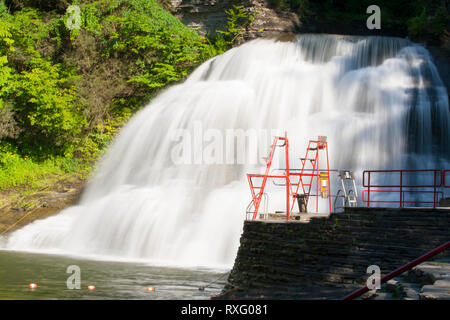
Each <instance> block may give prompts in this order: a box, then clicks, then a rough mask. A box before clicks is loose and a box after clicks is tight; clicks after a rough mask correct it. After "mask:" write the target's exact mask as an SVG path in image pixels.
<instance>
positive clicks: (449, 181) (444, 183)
mask: <svg viewBox="0 0 450 320" xmlns="http://www.w3.org/2000/svg"><path fill="white" fill-rule="evenodd" d="M447 173H450V170H443V171H442V185H443V186H444V188H450V177H449V179H448V182H447V178H446V176H447Z"/></svg>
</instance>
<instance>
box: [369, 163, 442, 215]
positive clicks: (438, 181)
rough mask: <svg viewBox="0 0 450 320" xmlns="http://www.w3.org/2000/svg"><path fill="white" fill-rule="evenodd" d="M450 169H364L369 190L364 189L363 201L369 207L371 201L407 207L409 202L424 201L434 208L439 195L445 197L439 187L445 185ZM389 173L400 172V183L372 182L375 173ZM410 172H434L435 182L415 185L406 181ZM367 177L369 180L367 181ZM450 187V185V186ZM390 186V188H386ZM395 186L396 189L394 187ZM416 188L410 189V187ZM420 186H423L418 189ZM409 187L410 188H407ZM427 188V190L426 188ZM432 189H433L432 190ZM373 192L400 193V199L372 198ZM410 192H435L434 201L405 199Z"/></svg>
mask: <svg viewBox="0 0 450 320" xmlns="http://www.w3.org/2000/svg"><path fill="white" fill-rule="evenodd" d="M446 171H449V170H439V169H406V170H365V171H363V187H364V188H367V190H363V192H362V201H363V202H365V203H367V207H370V204H371V203H399V204H400V207H401V208H404V207H405V204H408V203H423V204H431V203H432V204H433V208H436V206H437V204H438V203H439V196H441V197H443V192H442V191H439V190H438V188H440V187H441V186H443V185H444V184H443V181H444V178H445V172H446ZM388 173H398V174H399V183H398V184H389V185H388V184H384V185H377V184H372V183H371V181H370V179H371V176H373V174H388ZM408 173H413V174H414V173H415V174H420V173H422V174H423V173H431V174H433V184H421V185H413V184H407V183H405V181H404V180H405V179H404V176H405V175H406V174H408ZM366 177H367V181H366ZM449 187H450V186H449ZM373 188H382V189H375V190H374V189H373ZM385 188H389V189H385ZM393 188H395V189H393ZM412 188H413V189H415V190H409V189H412ZM418 188H421V189H419V190H418ZM406 189H408V190H406ZM424 189H425V190H424ZM430 189H431V190H430ZM371 193H399V197H400V198H399V200H398V201H393V200H390V201H388V200H371V199H370V194H371ZM408 193H420V194H433V201H421V200H414V201H412V200H410V201H407V200H405V194H408ZM366 194H367V199H366Z"/></svg>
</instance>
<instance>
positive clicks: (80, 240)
mask: <svg viewBox="0 0 450 320" xmlns="http://www.w3.org/2000/svg"><path fill="white" fill-rule="evenodd" d="M284 132H287V133H288V137H289V138H290V145H291V149H290V154H291V155H292V157H291V162H292V163H291V164H290V166H291V167H296V168H298V167H299V160H298V158H299V157H302V156H304V154H305V150H306V146H307V143H308V140H310V139H315V138H317V136H318V135H325V136H327V137H328V142H329V151H330V165H331V167H333V168H347V169H351V170H353V171H355V172H359V173H360V172H361V171H362V170H364V169H383V168H392V169H398V168H441V167H444V166H445V165H448V163H449V159H450V149H449V139H450V115H449V105H448V95H447V91H446V88H445V87H444V85H443V83H442V81H441V79H440V78H439V75H438V72H437V70H436V67H435V66H434V64H433V62H432V61H431V58H430V56H429V53H428V52H427V50H426V49H425V48H424V47H422V46H420V45H417V44H414V43H412V42H410V41H408V40H405V39H399V38H388V37H355V36H339V35H299V36H298V37H297V40H296V41H293V42H279V41H276V40H267V39H264V40H263V39H258V40H254V41H251V42H249V43H246V44H244V45H242V46H240V47H237V48H234V49H231V50H229V51H227V52H226V53H225V54H223V55H221V56H218V57H215V58H213V59H211V60H210V61H207V62H205V63H204V64H203V65H201V66H200V67H199V68H197V69H196V70H195V71H194V72H193V73H192V74H191V75H190V76H189V78H188V79H187V80H186V81H185V82H184V83H182V84H179V85H175V86H172V87H170V88H168V89H166V90H165V91H164V92H162V93H161V94H159V95H158V97H156V98H155V99H154V101H152V102H151V103H150V104H149V105H147V106H146V107H145V108H144V109H143V110H141V111H140V112H138V113H137V114H136V115H135V116H134V117H133V118H132V119H131V120H130V121H129V123H128V124H127V125H126V126H125V127H124V128H123V129H122V131H121V132H120V134H119V135H118V137H117V138H116V139H115V141H114V142H113V144H112V146H111V147H110V149H109V151H108V152H107V154H106V155H105V157H104V159H102V161H101V163H100V166H99V169H98V170H97V172H96V174H95V175H94V177H93V178H92V179H91V181H90V182H89V183H88V186H87V189H86V191H85V192H84V194H83V197H82V199H81V201H80V203H79V205H77V206H73V207H70V208H68V209H65V210H63V211H62V212H61V213H59V214H58V215H56V216H53V217H49V218H46V219H44V220H39V221H35V222H33V223H31V224H29V225H27V226H25V227H24V228H22V229H20V230H18V231H16V232H14V233H12V234H11V235H9V236H8V238H7V239H4V247H5V248H6V249H11V250H25V251H28V250H29V251H37V252H54V253H62V254H72V255H81V256H88V257H97V258H102V257H103V258H106V259H113V260H114V259H117V260H119V259H120V260H127V259H129V260H146V261H151V262H153V263H158V264H170V265H180V266H212V267H213V266H228V267H230V266H231V265H232V263H233V261H234V257H235V255H236V251H237V248H238V245H239V237H240V234H241V232H242V222H243V220H244V217H245V208H246V206H247V204H248V203H249V201H250V199H251V198H250V191H249V188H248V184H247V180H246V173H249V172H263V171H264V164H263V163H262V162H261V161H260V158H262V157H263V156H267V153H268V151H269V149H268V147H269V146H270V143H271V140H272V136H273V134H280V135H284ZM242 134H244V135H245V139H246V140H245V141H244V143H242V140H239V139H240V138H239V135H242ZM252 136H253V137H256V138H254V139H252V138H251V137H252ZM227 137H228V138H227ZM255 141H256V144H255ZM274 162H275V164H274V167H277V166H278V167H283V165H282V162H283V159H281V158H279V159H275V160H274ZM358 182H359V181H358ZM333 188H334V186H332V191H333ZM334 190H336V189H334ZM279 198H280V199H277V197H275V196H274V197H271V198H270V205H271V209H273V210H275V209H276V206H278V205H280V203H282V201H283V200H284V198H283V197H279ZM278 208H281V209H282V208H283V205H281V206H279V207H278Z"/></svg>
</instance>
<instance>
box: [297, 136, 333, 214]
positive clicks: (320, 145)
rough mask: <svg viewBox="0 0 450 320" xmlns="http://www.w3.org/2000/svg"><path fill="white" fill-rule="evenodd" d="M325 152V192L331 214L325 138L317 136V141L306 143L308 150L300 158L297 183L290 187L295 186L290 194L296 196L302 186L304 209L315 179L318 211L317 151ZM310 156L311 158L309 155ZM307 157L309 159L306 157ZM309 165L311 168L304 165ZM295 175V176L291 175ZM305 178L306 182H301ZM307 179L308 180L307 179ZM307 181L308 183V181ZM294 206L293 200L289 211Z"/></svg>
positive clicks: (318, 176)
mask: <svg viewBox="0 0 450 320" xmlns="http://www.w3.org/2000/svg"><path fill="white" fill-rule="evenodd" d="M321 150H323V151H325V155H326V162H327V176H326V177H327V189H328V190H327V191H328V199H329V206H330V212H331V196H330V195H331V194H330V165H329V158H328V143H327V137H325V136H319V138H318V140H310V141H309V143H308V148H307V149H306V155H305V157H304V158H300V161H301V162H302V170H301V172H300V174H299V179H298V183H292V185H294V186H297V187H296V190H295V191H292V194H294V195H297V194H298V192H299V189H300V185H301V186H302V191H303V194H304V195H305V203H306V207H307V206H308V202H309V198H310V195H311V189H312V186H313V184H314V183H313V182H314V178H315V179H316V186H317V193H316V212H318V210H319V189H320V181H321V178H320V174H321V173H320V169H319V160H320V159H319V151H321ZM310 154H312V156H311V155H310ZM308 156H309V157H308ZM307 164H310V165H311V166H312V168H309V169H308V168H306V165H307ZM305 169H306V170H308V171H311V173H306V172H305ZM291 175H296V174H291ZM304 177H305V178H306V181H303V178H304ZM308 178H309V179H308ZM308 180H309V181H308ZM294 205H295V198H294V200H293V201H292V205H291V211H292V210H293V208H294Z"/></svg>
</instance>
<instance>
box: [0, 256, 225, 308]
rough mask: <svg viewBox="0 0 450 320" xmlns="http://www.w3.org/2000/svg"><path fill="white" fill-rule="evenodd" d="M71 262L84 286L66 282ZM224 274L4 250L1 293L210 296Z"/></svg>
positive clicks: (218, 288)
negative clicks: (91, 286)
mask: <svg viewBox="0 0 450 320" xmlns="http://www.w3.org/2000/svg"><path fill="white" fill-rule="evenodd" d="M71 265H75V266H78V267H79V270H80V279H81V288H80V289H69V288H68V286H67V280H68V278H69V277H71V276H73V273H67V268H68V267H69V266H71ZM72 279H73V278H72ZM226 279H227V270H211V269H202V268H189V269H184V268H171V267H157V266H151V265H146V264H144V263H141V264H139V263H131V262H105V261H95V260H83V259H80V258H73V257H67V256H58V255H46V254H34V253H23V252H14V251H0V299H27V300H28V299H77V300H78V299H89V300H97V299H149V300H154V299H163V300H172V299H177V300H184V299H195V300H196V299H210V298H211V297H212V296H215V295H217V294H219V293H220V291H221V290H222V288H223V286H224V285H225V282H226ZM30 283H35V284H37V289H35V290H31V289H30V288H29V284H30ZM69 283H71V284H74V283H75V282H74V281H69ZM90 285H93V286H95V290H94V291H89V290H88V286H90ZM200 287H205V289H204V290H199V288H200ZM147 288H154V291H150V292H149V291H147Z"/></svg>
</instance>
